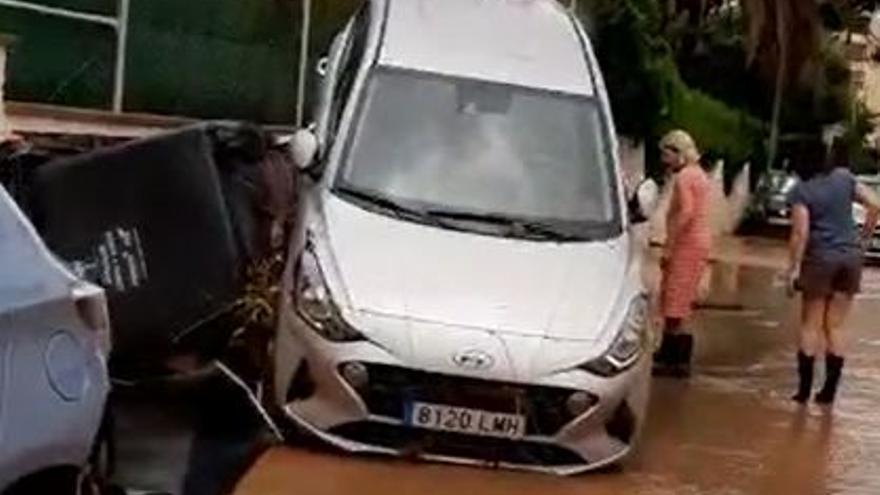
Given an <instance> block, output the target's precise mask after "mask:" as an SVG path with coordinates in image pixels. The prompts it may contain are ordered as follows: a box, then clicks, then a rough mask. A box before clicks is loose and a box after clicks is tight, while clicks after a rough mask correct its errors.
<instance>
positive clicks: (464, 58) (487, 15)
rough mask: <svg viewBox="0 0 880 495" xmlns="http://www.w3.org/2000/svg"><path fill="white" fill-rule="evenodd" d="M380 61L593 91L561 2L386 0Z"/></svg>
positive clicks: (565, 89)
mask: <svg viewBox="0 0 880 495" xmlns="http://www.w3.org/2000/svg"><path fill="white" fill-rule="evenodd" d="M384 1H385V2H386V3H385V4H384V6H385V8H386V9H387V10H386V12H387V14H386V25H385V35H384V39H383V42H382V47H381V52H380V54H379V64H380V65H385V66H392V67H400V68H406V69H413V70H419V71H425V72H434V73H439V74H445V75H450V76H457V77H467V78H473V79H479V80H486V81H493V82H500V83H505V84H512V85H517V86H525V87H530V88H536V89H546V90H551V91H557V92H563V93H570V94H575V95H583V96H593V95H594V94H595V90H594V85H593V78H592V74H591V69H590V65H589V62H588V59H587V56H586V54H585V53H584V49H585V45H584V40H582V39H581V37H580V35H579V33H578V31H577V29H576V27H575V24H574V22H572V19H571V17H570V16H569V15H568V13H567V11H566V10H565V8H564V7H563V6H562V5H560V4H559V2H558V1H557V0H384Z"/></svg>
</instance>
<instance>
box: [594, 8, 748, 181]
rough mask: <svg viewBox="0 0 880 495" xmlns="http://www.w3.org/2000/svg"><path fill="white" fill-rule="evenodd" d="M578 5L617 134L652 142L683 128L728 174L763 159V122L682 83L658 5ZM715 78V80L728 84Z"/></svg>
mask: <svg viewBox="0 0 880 495" xmlns="http://www.w3.org/2000/svg"><path fill="white" fill-rule="evenodd" d="M583 5H584V7H585V9H586V10H584V12H582V15H583V16H584V17H585V18H586V20H587V24H588V25H589V26H591V29H590V31H591V36H592V38H593V41H594V43H595V45H596V52H597V56H598V58H599V63H600V65H601V67H602V72H603V74H604V75H605V79H606V83H607V84H606V85H607V87H608V90H609V96H610V98H611V101H612V106H613V110H614V117H615V120H616V123H617V128H618V132H620V133H621V134H624V135H627V136H629V137H632V138H635V139H639V140H646V141H648V142H649V143H654V142H656V141H657V139H658V138H659V137H660V136H661V135H662V134H663V133H665V132H666V131H668V130H670V129H673V128H682V129H686V130H688V131H689V132H690V133H691V134H692V135H693V136H694V138H695V139H696V140H697V141H698V143H699V145H700V147H701V148H702V150H703V151H704V153H705V154H707V155H708V156H711V157H713V158H716V159H724V160H725V161H727V162H728V163H731V164H734V167H730V169H731V170H736V169H737V167H736V165H741V164H742V163H744V162H745V161H748V160H750V159H754V158H755V157H756V156H759V155H760V154H762V153H763V148H764V145H763V140H762V135H763V123H762V122H761V121H760V120H758V119H756V118H754V117H752V116H750V115H749V114H747V113H746V112H744V111H741V110H737V109H734V108H732V107H730V106H728V105H727V104H726V103H724V102H722V101H720V100H718V99H716V98H714V97H713V96H711V95H710V94H708V93H706V92H703V91H697V90H693V89H690V88H689V87H688V85H687V84H686V83H685V82H684V80H683V79H682V77H681V75H680V73H679V67H678V66H677V65H676V62H675V60H674V58H673V56H672V53H671V50H670V49H669V45H668V44H667V43H666V41H665V40H664V38H663V35H662V32H661V17H660V13H659V10H658V3H657V2H655V1H652V0H592V1H590V2H586V3H585V4H583ZM720 73H723V72H714V73H713V74H712V78H713V79H727V76H725V77H724V78H719V77H718V74H720ZM735 82H736V81H734V83H735ZM726 84H728V85H729V84H730V82H727V83H726ZM648 149H649V150H652V149H653V147H652V146H650V144H649V146H648ZM648 159H649V163H653V162H654V161H655V160H656V157H655V156H653V154H651V153H650V152H649V157H648ZM654 165H656V164H654Z"/></svg>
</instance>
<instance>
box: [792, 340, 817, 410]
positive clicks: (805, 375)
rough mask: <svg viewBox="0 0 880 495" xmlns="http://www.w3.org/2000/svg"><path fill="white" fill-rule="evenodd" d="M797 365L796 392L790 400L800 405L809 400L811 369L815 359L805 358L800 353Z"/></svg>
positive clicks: (811, 384)
mask: <svg viewBox="0 0 880 495" xmlns="http://www.w3.org/2000/svg"><path fill="white" fill-rule="evenodd" d="M797 363H798V378H799V382H798V390H797V393H796V394H794V395H793V396H792V397H791V400H793V401H795V402H800V403H801V404H803V403H805V402H807V401H808V400H810V394H811V393H812V390H813V368H814V367H815V363H816V358H815V357H813V356H807V355H806V354H804V353H803V352H802V351H798V354H797Z"/></svg>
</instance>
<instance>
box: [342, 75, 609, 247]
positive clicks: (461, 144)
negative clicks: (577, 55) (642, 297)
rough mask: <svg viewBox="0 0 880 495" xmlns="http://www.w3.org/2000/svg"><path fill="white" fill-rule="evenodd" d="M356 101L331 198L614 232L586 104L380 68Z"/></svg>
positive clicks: (597, 137)
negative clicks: (371, 198) (358, 107)
mask: <svg viewBox="0 0 880 495" xmlns="http://www.w3.org/2000/svg"><path fill="white" fill-rule="evenodd" d="M362 104H363V107H362V111H361V112H360V114H359V117H358V118H357V121H356V122H355V125H354V129H353V131H352V133H351V135H350V138H349V142H348V144H347V149H346V153H345V156H344V158H343V164H342V167H341V168H340V170H339V174H338V175H337V177H336V182H335V185H334V190H336V191H337V192H339V191H341V190H347V191H349V192H352V191H356V192H357V193H358V194H359V195H360V196H363V194H364V193H368V194H372V195H375V196H377V197H380V198H381V199H382V200H383V202H384V203H385V204H387V203H388V201H389V200H391V201H394V202H395V203H396V204H403V205H408V206H410V207H417V208H418V209H419V210H420V211H422V212H424V213H426V214H431V215H435V216H439V217H443V218H445V219H446V220H447V221H448V222H447V223H446V224H445V225H449V222H455V223H456V225H457V226H458V227H462V222H465V223H471V224H474V223H480V222H484V223H494V224H496V225H497V226H499V227H500V226H503V225H504V224H505V220H511V221H514V220H520V221H523V222H531V225H535V223H536V222H540V225H541V229H542V231H544V232H546V231H547V230H548V228H551V229H555V230H557V231H562V230H564V231H565V232H566V233H567V234H569V235H577V236H578V237H581V238H596V237H601V236H610V235H613V234H614V233H615V232H616V231H618V230H619V228H620V226H619V225H620V220H619V213H618V206H617V204H616V182H615V180H614V175H613V163H612V162H611V159H610V157H609V148H610V146H609V141H608V139H607V128H606V127H605V126H603V123H602V113H601V110H600V107H599V104H598V102H597V101H596V100H595V99H593V98H588V97H579V96H571V95H563V94H558V93H552V92H548V91H539V90H534V89H528V88H520V87H513V86H508V85H502V84H497V83H489V82H479V81H474V80H469V79H459V78H452V77H446V76H440V75H435V74H427V73H418V72H412V71H403V70H399V69H388V68H379V69H377V70H376V71H375V72H374V73H373V75H372V76H371V78H370V80H369V82H368V86H367V88H366V93H365V95H364V101H363V103H362ZM508 226H509V225H508ZM483 227H484V228H485V226H483ZM464 228H467V227H464ZM490 233H491V232H490Z"/></svg>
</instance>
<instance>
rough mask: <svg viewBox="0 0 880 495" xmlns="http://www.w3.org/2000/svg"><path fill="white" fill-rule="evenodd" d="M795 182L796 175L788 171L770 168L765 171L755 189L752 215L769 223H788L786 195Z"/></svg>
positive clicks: (783, 224) (785, 224)
mask: <svg viewBox="0 0 880 495" xmlns="http://www.w3.org/2000/svg"><path fill="white" fill-rule="evenodd" d="M797 183H798V178H797V176H796V175H794V174H793V173H790V172H785V171H783V170H771V171H769V172H767V173H765V174H764V176H763V177H762V178H761V180H760V181H759V182H758V186H757V188H756V190H755V199H754V203H753V210H754V211H753V215H754V216H755V217H757V219H758V220H760V221H763V222H764V223H766V224H769V225H777V226H787V225H789V224H790V223H791V218H790V217H791V210H790V205H789V203H788V197H789V194H791V191H792V189H794V187H795V186H796V185H797Z"/></svg>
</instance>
